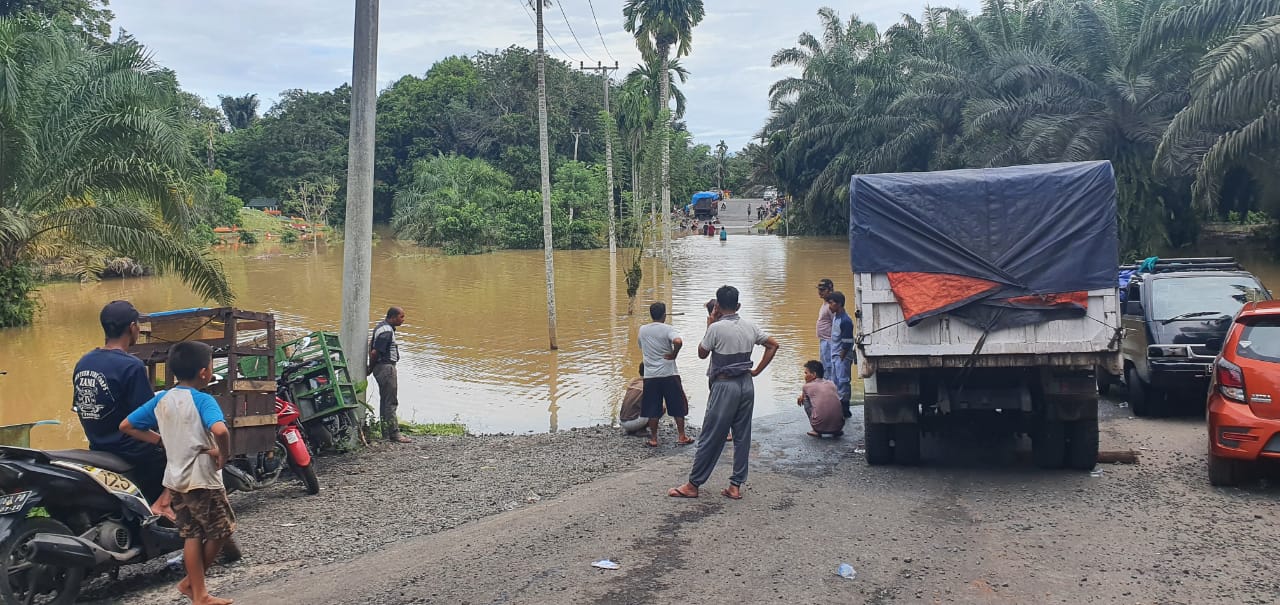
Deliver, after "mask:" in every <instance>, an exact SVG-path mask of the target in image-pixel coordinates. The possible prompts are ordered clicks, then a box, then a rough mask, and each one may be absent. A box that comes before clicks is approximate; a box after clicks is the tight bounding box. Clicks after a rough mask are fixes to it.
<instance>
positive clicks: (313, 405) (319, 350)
mask: <svg viewBox="0 0 1280 605" xmlns="http://www.w3.org/2000/svg"><path fill="white" fill-rule="evenodd" d="M309 337H310V338H311V343H310V344H308V345H307V347H306V348H304V349H297V348H296V347H298V345H299V344H300V343H301V342H302V340H303V339H302V338H299V339H297V340H292V341H289V342H286V343H284V344H282V345H280V346H279V347H278V348H277V353H276V359H278V360H280V362H279V367H278V368H277V372H279V371H282V370H283V369H284V368H285V367H286V366H288V365H290V364H293V363H298V362H303V361H306V362H314V361H319V362H320V363H319V364H317V365H316V366H315V367H312V368H310V369H307V370H304V371H303V372H301V373H298V374H296V375H295V376H294V378H295V380H294V382H292V383H291V384H290V385H289V390H290V391H291V392H292V393H293V397H294V401H296V402H297V403H298V406H299V407H300V408H301V411H302V422H303V423H306V422H310V421H311V420H315V419H317V418H323V417H325V416H328V415H331V414H336V413H338V412H342V411H345V410H350V409H355V408H356V407H358V403H357V402H356V389H355V385H354V384H352V382H351V374H350V372H349V371H348V370H347V360H346V356H344V355H343V353H342V343H341V341H340V340H339V338H338V335H337V334H334V333H332V332H312V333H311V334H310V335H309Z"/></svg>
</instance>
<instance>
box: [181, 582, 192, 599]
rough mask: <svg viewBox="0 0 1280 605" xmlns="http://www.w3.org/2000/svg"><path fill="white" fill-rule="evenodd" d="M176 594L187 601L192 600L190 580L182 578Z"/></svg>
mask: <svg viewBox="0 0 1280 605" xmlns="http://www.w3.org/2000/svg"><path fill="white" fill-rule="evenodd" d="M178 592H180V593H182V596H184V597H186V598H188V599H191V598H193V597H192V596H191V578H183V579H182V581H181V582H178Z"/></svg>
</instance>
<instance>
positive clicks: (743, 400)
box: [689, 374, 756, 487]
mask: <svg viewBox="0 0 1280 605" xmlns="http://www.w3.org/2000/svg"><path fill="white" fill-rule="evenodd" d="M755 405H756V387H755V383H754V382H752V380H751V374H743V375H742V376H738V377H736V378H725V379H721V380H713V381H712V382H711V396H710V397H708V398H707V413H706V415H705V416H703V418H702V433H701V434H699V435H698V451H697V453H695V454H694V456H693V471H692V472H690V473H689V483H692V484H694V485H696V486H699V487H700V486H702V484H703V483H706V482H707V479H710V478H711V471H712V470H715V468H716V462H718V461H719V460H720V454H721V453H722V452H724V443H725V442H724V440H725V438H726V437H728V436H729V429H731V428H732V429H733V475H731V476H730V477H729V483H731V484H733V485H742V484H743V482H745V481H746V480H747V458H748V457H749V456H750V455H751V413H752V412H753V411H754V410H755Z"/></svg>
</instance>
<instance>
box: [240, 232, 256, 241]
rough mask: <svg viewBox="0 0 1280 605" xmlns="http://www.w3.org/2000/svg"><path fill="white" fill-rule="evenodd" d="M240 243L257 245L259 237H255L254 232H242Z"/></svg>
mask: <svg viewBox="0 0 1280 605" xmlns="http://www.w3.org/2000/svg"><path fill="white" fill-rule="evenodd" d="M240 243H242V244H256V243H258V236H256V235H254V234H253V232H252V231H241V232H240Z"/></svg>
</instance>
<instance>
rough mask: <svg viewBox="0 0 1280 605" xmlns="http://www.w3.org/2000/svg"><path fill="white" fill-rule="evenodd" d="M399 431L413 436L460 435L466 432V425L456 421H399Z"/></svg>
mask: <svg viewBox="0 0 1280 605" xmlns="http://www.w3.org/2000/svg"><path fill="white" fill-rule="evenodd" d="M400 433H401V434H404V435H411V436H414V437H462V436H464V435H466V434H467V426H466V425H465V424H458V423H456V422H439V423H428V424H418V423H416V422H406V421H401V422H400Z"/></svg>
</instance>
